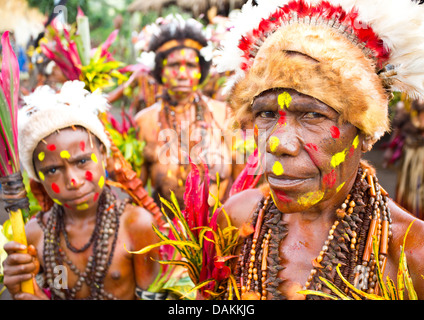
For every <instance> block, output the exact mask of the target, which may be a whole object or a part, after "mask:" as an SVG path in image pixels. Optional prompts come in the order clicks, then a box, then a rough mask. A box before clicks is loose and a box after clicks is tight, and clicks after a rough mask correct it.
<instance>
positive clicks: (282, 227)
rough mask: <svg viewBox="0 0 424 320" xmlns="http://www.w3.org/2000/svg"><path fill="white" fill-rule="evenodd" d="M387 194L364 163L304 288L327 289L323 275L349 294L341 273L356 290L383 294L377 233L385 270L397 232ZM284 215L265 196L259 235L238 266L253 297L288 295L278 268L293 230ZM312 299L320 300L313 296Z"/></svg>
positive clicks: (256, 218) (258, 215)
mask: <svg viewBox="0 0 424 320" xmlns="http://www.w3.org/2000/svg"><path fill="white" fill-rule="evenodd" d="M388 201H389V198H388V194H387V192H386V191H385V190H384V189H383V188H382V187H381V186H380V185H379V184H378V180H377V178H376V177H375V176H374V175H373V174H371V172H370V170H369V169H368V168H367V167H366V165H364V164H362V165H361V166H360V167H359V169H358V173H357V177H356V180H355V183H354V185H353V187H352V190H351V193H350V194H348V196H347V197H346V200H345V201H344V203H343V204H342V205H341V207H340V208H339V209H337V211H336V221H335V222H334V224H333V226H332V227H331V229H330V231H329V233H328V237H327V240H326V241H325V243H324V245H323V247H322V249H321V251H320V253H319V255H318V257H317V258H316V259H315V260H314V261H313V263H312V264H313V268H312V270H311V272H310V275H309V277H308V279H307V282H306V283H305V286H304V287H305V289H311V290H317V291H324V290H327V289H326V287H325V285H324V283H323V282H322V281H321V280H320V279H319V277H323V278H325V279H327V280H329V281H331V282H333V283H334V284H335V285H336V286H337V287H338V288H339V289H341V290H343V291H344V292H345V293H346V294H349V293H350V292H349V288H348V287H347V286H346V284H345V283H344V282H343V281H342V279H341V278H340V277H339V276H338V275H337V273H336V267H337V266H338V265H340V266H341V267H340V271H341V274H342V275H343V277H344V278H345V279H347V280H348V281H349V282H350V283H351V284H353V285H355V287H356V288H358V289H360V290H362V291H365V292H368V293H378V283H377V273H376V261H377V259H376V258H375V257H374V254H373V237H376V239H377V242H378V246H379V257H378V261H379V264H380V268H381V270H382V272H384V269H385V265H386V261H387V253H388V244H389V241H390V238H391V236H392V233H391V217H390V210H389V207H388ZM282 216H283V214H282V213H281V212H280V211H279V210H278V209H277V207H276V206H275V204H274V203H273V201H272V199H271V197H269V196H268V197H267V198H264V199H263V200H262V201H261V202H260V203H259V205H258V209H257V210H256V212H255V213H254V215H253V225H254V233H253V234H252V235H251V236H249V237H247V238H246V239H245V240H244V244H243V246H242V249H241V252H240V255H239V261H238V265H237V268H236V275H237V279H238V284H239V285H240V288H241V294H242V298H243V295H244V296H245V297H248V298H249V299H252V298H255V299H263V300H265V299H267V297H268V296H269V295H271V297H272V299H285V297H284V296H283V295H282V294H281V293H280V292H279V290H278V286H279V285H280V284H281V283H282V282H283V280H282V279H281V278H279V277H278V272H279V271H280V270H282V269H283V268H284V267H283V266H281V265H280V257H279V247H280V242H281V241H283V239H284V238H285V237H286V235H287V233H288V229H287V225H286V224H285V223H284V222H283V221H282ZM307 298H308V299H320V298H319V297H317V296H312V295H310V296H308V297H307Z"/></svg>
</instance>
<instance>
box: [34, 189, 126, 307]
mask: <svg viewBox="0 0 424 320" xmlns="http://www.w3.org/2000/svg"><path fill="white" fill-rule="evenodd" d="M115 203H116V198H115V196H114V195H113V194H112V192H111V191H110V190H109V189H108V188H106V189H104V191H103V193H102V195H101V196H100V198H99V208H98V210H97V214H96V226H95V228H94V230H93V234H92V235H91V237H90V240H89V241H88V243H87V244H85V245H84V246H83V247H82V248H81V249H76V248H74V247H73V246H72V245H71V244H70V242H69V239H68V236H67V233H66V230H65V224H64V210H63V207H62V206H59V205H57V204H54V206H53V208H52V212H51V215H50V217H49V219H48V220H47V224H46V225H44V224H43V222H42V214H38V215H37V220H38V223H39V225H40V226H41V228H42V229H43V231H44V243H43V246H44V247H43V252H44V254H43V257H44V266H45V278H46V283H47V286H48V287H49V289H50V290H51V293H52V299H54V300H57V299H66V300H75V299H76V294H77V292H79V291H80V290H81V288H82V285H83V284H84V283H86V284H87V285H88V286H89V288H90V295H89V296H88V297H86V298H84V299H83V300H107V299H108V300H112V299H113V300H116V297H114V296H113V294H111V293H108V292H106V291H105V290H104V279H105V276H106V274H107V271H108V269H109V266H110V264H111V262H112V258H113V253H114V251H115V246H116V241H117V236H118V230H119V219H120V216H121V214H122V212H123V211H124V208H125V206H126V205H127V203H128V200H126V201H123V202H122V203H121V204H120V205H119V207H117V206H116V205H115ZM61 234H63V236H64V239H65V243H66V246H67V248H68V249H70V250H71V251H72V252H75V253H80V252H83V251H86V250H87V249H88V248H89V247H92V254H91V255H90V257H89V258H88V261H87V265H86V267H85V269H84V270H79V269H78V268H77V266H76V265H75V264H74V263H73V262H72V261H71V260H70V259H69V257H68V256H67V255H66V253H65V251H64V250H63V249H62V248H61V244H60V243H61ZM111 237H113V240H112V244H111V249H110V250H109V243H110V241H109V240H110V238H111ZM91 245H92V246H91ZM65 264H66V265H68V267H69V269H70V270H71V271H72V272H73V273H74V274H75V275H77V276H78V279H77V281H76V282H75V285H74V287H73V288H70V289H67V290H62V291H61V290H59V289H57V288H55V283H54V279H55V277H57V274H56V273H54V271H55V268H56V267H57V266H64V265H65Z"/></svg>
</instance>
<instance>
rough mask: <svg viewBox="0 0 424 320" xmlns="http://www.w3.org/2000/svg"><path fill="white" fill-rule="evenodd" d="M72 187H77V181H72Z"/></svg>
mask: <svg viewBox="0 0 424 320" xmlns="http://www.w3.org/2000/svg"><path fill="white" fill-rule="evenodd" d="M71 185H72V186H73V187H75V186H76V185H77V182H76V181H75V179H71Z"/></svg>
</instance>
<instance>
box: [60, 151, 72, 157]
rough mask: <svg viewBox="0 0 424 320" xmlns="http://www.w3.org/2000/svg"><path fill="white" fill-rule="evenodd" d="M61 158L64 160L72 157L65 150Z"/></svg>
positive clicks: (61, 153)
mask: <svg viewBox="0 0 424 320" xmlns="http://www.w3.org/2000/svg"><path fill="white" fill-rule="evenodd" d="M60 157H61V158H63V159H69V158H70V157H71V155H70V154H69V152H68V151H66V150H63V151H61V152H60Z"/></svg>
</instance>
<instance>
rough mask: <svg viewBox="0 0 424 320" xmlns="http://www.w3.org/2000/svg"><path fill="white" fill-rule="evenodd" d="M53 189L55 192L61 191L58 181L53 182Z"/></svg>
mask: <svg viewBox="0 0 424 320" xmlns="http://www.w3.org/2000/svg"><path fill="white" fill-rule="evenodd" d="M52 190H53V191H54V192H55V193H59V192H60V188H59V186H58V185H57V184H56V183H54V182H53V183H52Z"/></svg>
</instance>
